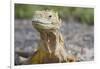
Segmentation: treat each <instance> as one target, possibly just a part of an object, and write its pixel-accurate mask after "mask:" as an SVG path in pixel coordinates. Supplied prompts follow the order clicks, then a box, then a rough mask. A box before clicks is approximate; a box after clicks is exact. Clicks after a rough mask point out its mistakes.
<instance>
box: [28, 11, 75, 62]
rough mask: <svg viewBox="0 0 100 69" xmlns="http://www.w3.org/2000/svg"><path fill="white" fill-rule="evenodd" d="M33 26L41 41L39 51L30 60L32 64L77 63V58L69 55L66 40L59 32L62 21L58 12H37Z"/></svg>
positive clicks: (33, 19)
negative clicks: (65, 45)
mask: <svg viewBox="0 0 100 69" xmlns="http://www.w3.org/2000/svg"><path fill="white" fill-rule="evenodd" d="M32 25H33V27H34V28H35V29H36V30H37V31H38V32H39V33H40V38H41V39H40V42H39V48H38V50H37V51H36V52H35V53H34V54H33V55H32V57H31V58H30V61H29V62H30V63H31V64H41V63H57V62H73V61H76V57H74V56H72V55H68V54H67V52H66V49H65V47H64V39H63V36H62V34H61V32H60V31H59V29H60V26H61V19H60V18H59V17H58V13H57V12H55V11H52V10H42V11H35V12H34V15H33V18H32Z"/></svg>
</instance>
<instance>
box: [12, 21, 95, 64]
mask: <svg viewBox="0 0 100 69" xmlns="http://www.w3.org/2000/svg"><path fill="white" fill-rule="evenodd" d="M60 31H61V32H62V34H63V36H64V40H65V47H66V52H68V53H69V54H72V55H75V56H77V57H78V58H79V59H78V60H77V61H92V60H94V26H88V25H85V24H81V23H78V22H74V21H70V22H63V23H62V26H61V29H60ZM14 38H15V64H16V65H20V60H19V56H21V55H20V54H19V53H18V52H19V51H21V52H22V53H24V54H27V55H23V57H29V56H30V55H32V54H33V53H34V52H35V51H36V50H37V47H38V41H39V39H40V37H39V33H38V32H37V30H36V29H34V28H33V27H32V25H31V20H25V19H22V20H19V19H15V36H14Z"/></svg>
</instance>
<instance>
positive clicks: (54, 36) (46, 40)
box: [40, 30, 59, 54]
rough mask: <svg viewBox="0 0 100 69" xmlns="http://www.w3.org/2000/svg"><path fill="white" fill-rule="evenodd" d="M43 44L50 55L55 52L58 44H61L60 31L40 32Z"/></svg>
mask: <svg viewBox="0 0 100 69" xmlns="http://www.w3.org/2000/svg"><path fill="white" fill-rule="evenodd" d="M40 37H41V42H42V43H43V45H44V46H42V47H44V50H46V51H48V52H49V53H50V54H51V53H54V52H55V48H56V44H57V42H59V32H58V30H46V31H45V30H44V31H40Z"/></svg>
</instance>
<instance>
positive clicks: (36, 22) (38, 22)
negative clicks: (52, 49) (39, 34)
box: [32, 21, 50, 24]
mask: <svg viewBox="0 0 100 69" xmlns="http://www.w3.org/2000/svg"><path fill="white" fill-rule="evenodd" d="M32 23H34V24H50V23H46V22H45V23H44V22H40V21H32Z"/></svg>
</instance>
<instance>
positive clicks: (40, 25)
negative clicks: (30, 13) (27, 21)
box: [32, 20, 55, 29]
mask: <svg viewBox="0 0 100 69" xmlns="http://www.w3.org/2000/svg"><path fill="white" fill-rule="evenodd" d="M32 24H33V25H34V27H35V28H38V29H53V28H55V27H54V25H53V24H52V23H51V22H49V21H44V22H43V21H35V20H33V21H32Z"/></svg>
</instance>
